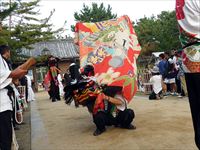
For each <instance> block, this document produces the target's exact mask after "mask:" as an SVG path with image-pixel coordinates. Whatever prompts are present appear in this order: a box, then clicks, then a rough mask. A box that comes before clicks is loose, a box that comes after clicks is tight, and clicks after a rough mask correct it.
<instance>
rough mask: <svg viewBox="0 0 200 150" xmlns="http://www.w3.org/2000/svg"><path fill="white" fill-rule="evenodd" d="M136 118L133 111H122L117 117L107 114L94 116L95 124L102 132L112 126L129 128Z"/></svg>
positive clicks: (102, 113)
mask: <svg viewBox="0 0 200 150" xmlns="http://www.w3.org/2000/svg"><path fill="white" fill-rule="evenodd" d="M134 117H135V114H134V111H133V110H132V109H125V110H124V111H120V112H119V113H118V114H117V116H116V117H113V116H112V115H111V114H107V113H105V112H98V113H97V114H96V115H93V122H94V123H95V125H96V127H97V128H98V129H99V130H100V131H102V130H104V129H105V126H111V125H120V126H121V127H128V126H129V125H130V124H131V122H132V121H133V118H134Z"/></svg>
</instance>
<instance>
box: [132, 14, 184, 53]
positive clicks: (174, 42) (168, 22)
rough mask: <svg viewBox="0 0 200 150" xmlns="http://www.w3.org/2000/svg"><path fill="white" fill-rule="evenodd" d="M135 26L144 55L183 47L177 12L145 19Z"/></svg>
mask: <svg viewBox="0 0 200 150" xmlns="http://www.w3.org/2000/svg"><path fill="white" fill-rule="evenodd" d="M134 26H135V31H136V33H137V35H138V39H139V43H140V44H141V47H142V53H141V54H142V55H151V53H152V52H155V51H170V50H172V49H178V48H180V47H181V44H180V42H179V38H178V36H179V30H178V24H177V21H176V16H175V11H172V12H167V11H163V12H161V14H160V15H158V16H157V17H155V16H152V17H150V18H147V17H144V18H142V19H140V20H139V21H138V22H137V23H136V24H135V25H134Z"/></svg>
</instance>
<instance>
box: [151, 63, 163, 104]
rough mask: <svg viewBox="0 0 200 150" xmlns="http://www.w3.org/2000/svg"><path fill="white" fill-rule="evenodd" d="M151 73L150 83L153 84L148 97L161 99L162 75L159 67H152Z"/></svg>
mask: <svg viewBox="0 0 200 150" xmlns="http://www.w3.org/2000/svg"><path fill="white" fill-rule="evenodd" d="M152 75H153V76H152V77H151V78H150V83H152V84H153V85H152V86H153V92H152V93H151V94H150V96H149V99H150V100H152V99H157V100H158V99H162V98H163V96H162V76H161V75H160V73H159V68H158V67H157V66H154V67H153V70H152Z"/></svg>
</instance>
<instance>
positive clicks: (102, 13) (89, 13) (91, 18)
mask: <svg viewBox="0 0 200 150" xmlns="http://www.w3.org/2000/svg"><path fill="white" fill-rule="evenodd" d="M116 17H117V14H112V8H111V6H110V5H108V7H107V8H105V7H104V5H103V3H101V4H100V6H98V4H97V3H92V7H89V6H86V5H85V4H83V8H82V10H80V13H78V12H75V13H74V18H75V21H80V22H99V21H103V20H109V19H114V18H116ZM71 30H72V31H73V32H74V25H72V26H71Z"/></svg>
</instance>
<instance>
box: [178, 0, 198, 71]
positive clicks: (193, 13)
mask: <svg viewBox="0 0 200 150" xmlns="http://www.w3.org/2000/svg"><path fill="white" fill-rule="evenodd" d="M176 17H177V20H178V23H179V25H180V33H181V34H180V41H181V43H182V45H183V46H184V47H185V48H184V49H183V69H184V71H185V72H188V73H197V72H200V0H176Z"/></svg>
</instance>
